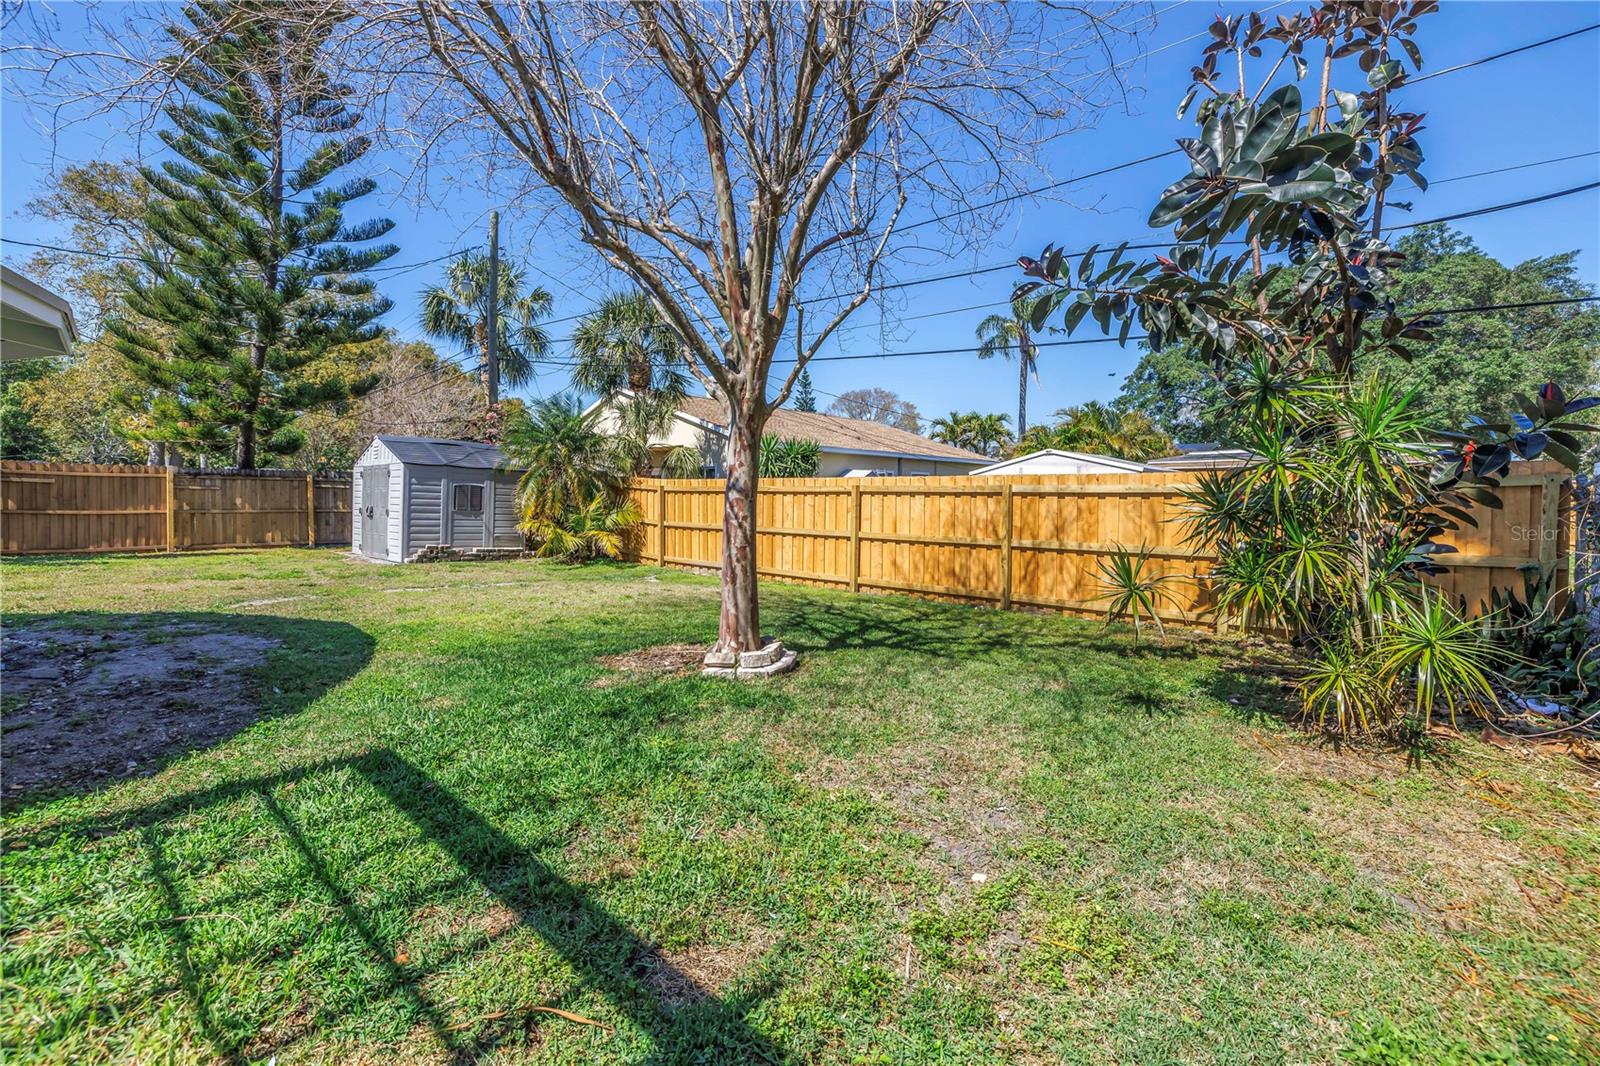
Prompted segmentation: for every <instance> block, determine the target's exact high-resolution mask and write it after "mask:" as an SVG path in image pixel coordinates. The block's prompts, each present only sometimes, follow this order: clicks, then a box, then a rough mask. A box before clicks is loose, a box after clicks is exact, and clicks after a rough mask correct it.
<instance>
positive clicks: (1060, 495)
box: [627, 463, 1571, 627]
mask: <svg viewBox="0 0 1600 1066" xmlns="http://www.w3.org/2000/svg"><path fill="white" fill-rule="evenodd" d="M1195 476H1196V475H1192V474H1191V475H1181V474H1179V475H1175V474H1172V473H1162V474H1062V475H1026V476H1016V477H1009V478H960V477H951V478H909V477H908V478H882V479H879V478H872V479H870V480H866V479H858V478H805V479H778V478H773V479H765V480H763V481H762V482H761V483H760V491H759V494H758V498H757V506H756V514H757V516H758V519H759V521H758V528H757V534H756V548H757V559H758V563H759V565H758V566H757V573H758V574H759V575H760V576H761V577H763V578H778V579H781V580H786V581H797V582H801V583H805V584H816V585H827V586H832V587H835V588H845V589H849V590H850V591H852V592H858V591H863V590H866V591H895V592H909V593H912V594H914V595H920V596H927V597H932V598H937V599H944V600H957V601H964V602H969V603H984V604H998V605H1000V606H1002V607H1004V606H1011V605H1016V606H1028V607H1043V608H1048V609H1052V610H1061V611H1068V612H1071V613H1077V614H1099V613H1100V611H1101V609H1102V608H1101V607H1100V605H1099V602H1100V601H1099V594H1100V590H1099V568H1098V565H1097V563H1098V560H1100V559H1103V558H1105V557H1107V556H1108V555H1110V554H1111V553H1112V552H1115V551H1116V550H1117V549H1118V548H1127V549H1129V550H1132V551H1136V550H1138V549H1139V548H1141V547H1144V548H1148V549H1149V550H1150V556H1151V558H1150V563H1149V566H1150V567H1151V568H1152V570H1153V571H1154V572H1156V573H1170V574H1174V575H1176V576H1177V578H1178V579H1179V580H1176V581H1174V582H1172V583H1171V585H1169V586H1168V587H1169V589H1171V590H1172V591H1173V592H1174V594H1175V596H1176V598H1177V600H1178V602H1177V604H1176V605H1175V606H1176V609H1173V610H1168V611H1165V612H1164V617H1167V618H1169V619H1171V620H1173V621H1189V622H1191V623H1194V622H1196V621H1203V622H1204V623H1205V624H1208V625H1218V626H1219V627H1220V626H1221V625H1222V624H1225V622H1226V620H1222V619H1217V618H1215V617H1214V612H1213V611H1212V610H1211V606H1212V597H1211V592H1210V589H1209V587H1208V581H1207V577H1206V575H1207V572H1208V571H1209V569H1210V567H1211V565H1212V564H1213V563H1214V562H1215V558H1214V556H1211V555H1209V554H1207V553H1205V552H1203V551H1199V550H1197V549H1195V548H1194V547H1193V546H1192V545H1189V544H1186V543H1184V542H1183V530H1182V528H1181V527H1180V525H1179V524H1178V523H1177V522H1176V521H1175V519H1176V518H1177V516H1178V513H1179V510H1178V505H1179V503H1180V502H1181V499H1182V496H1181V493H1182V491H1183V489H1184V488H1185V487H1186V486H1187V485H1189V484H1191V483H1192V482H1193V480H1194V478H1195ZM1565 479H1566V474H1565V472H1564V471H1563V470H1562V469H1561V468H1560V467H1559V466H1558V465H1557V464H1554V463H1527V464H1519V465H1518V473H1517V475H1516V476H1514V477H1511V478H1508V479H1506V481H1505V482H1504V484H1503V487H1502V491H1501V496H1502V498H1503V499H1504V500H1505V507H1504V508H1503V509H1502V510H1501V511H1500V512H1497V513H1490V514H1488V515H1487V516H1485V517H1484V518H1483V521H1482V522H1481V524H1480V525H1479V526H1478V527H1476V528H1474V527H1464V528H1463V529H1461V530H1458V531H1456V532H1455V533H1453V534H1452V539H1451V543H1452V544H1453V545H1454V546H1455V547H1456V549H1457V554H1454V555H1451V556H1448V557H1446V558H1445V559H1444V560H1443V561H1445V562H1447V563H1448V564H1449V565H1450V566H1451V569H1450V571H1449V572H1448V573H1446V574H1445V575H1444V576H1443V577H1441V578H1439V579H1437V580H1436V584H1437V585H1438V587H1440V588H1441V589H1442V590H1443V591H1444V592H1446V593H1447V594H1448V595H1450V596H1451V597H1452V599H1456V600H1459V601H1464V602H1465V605H1466V607H1467V609H1468V610H1471V611H1476V610H1478V609H1479V608H1480V607H1481V606H1482V604H1483V602H1484V601H1486V600H1487V599H1488V596H1489V590H1490V589H1491V588H1495V587H1505V586H1510V587H1512V588H1514V589H1517V590H1518V591H1520V590H1521V586H1522V568H1523V567H1526V566H1527V565H1528V564H1533V565H1539V564H1540V563H1541V562H1543V563H1544V564H1545V565H1547V566H1548V565H1554V566H1555V567H1556V568H1557V569H1558V570H1562V569H1564V570H1566V571H1567V580H1568V581H1570V559H1569V556H1570V552H1571V542H1570V528H1569V527H1570V526H1571V523H1570V522H1567V521H1563V520H1562V517H1561V516H1562V515H1563V514H1564V513H1565V512H1564V508H1565V506H1566V502H1567V501H1568V500H1569V499H1570V488H1569V482H1567V481H1566V480H1565ZM632 491H633V493H634V496H635V498H636V499H638V500H639V501H640V507H641V510H645V500H646V499H647V498H648V497H655V498H656V500H658V501H660V502H659V503H658V504H657V507H658V511H657V514H658V515H659V531H658V539H657V541H656V543H657V544H659V545H661V549H660V551H659V552H658V553H654V554H655V559H657V560H664V562H665V565H670V566H685V567H693V568H696V569H710V570H715V569H718V568H719V567H720V565H721V543H722V522H721V518H722V514H721V510H722V508H721V503H722V482H721V481H718V480H706V479H695V480H685V481H670V480H660V481H657V480H642V481H639V482H636V483H635V486H634V488H633V490H632ZM1557 500H1559V504H1557V503H1552V502H1551V501H1557ZM667 501H677V502H676V503H675V504H671V505H669V504H668V503H667ZM646 513H648V511H646ZM669 544H670V545H671V548H670V550H669V549H668V547H667V546H668V545H669ZM651 555H652V553H649V552H647V551H644V550H641V548H640V546H639V545H638V544H637V543H636V544H635V545H634V546H633V547H631V548H630V549H629V552H628V555H627V557H628V558H631V559H634V560H643V559H650V558H651Z"/></svg>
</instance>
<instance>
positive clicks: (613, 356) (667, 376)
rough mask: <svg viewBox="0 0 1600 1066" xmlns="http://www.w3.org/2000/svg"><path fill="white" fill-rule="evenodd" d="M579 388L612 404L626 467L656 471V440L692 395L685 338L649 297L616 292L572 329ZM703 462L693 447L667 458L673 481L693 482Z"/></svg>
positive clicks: (574, 380) (675, 451)
mask: <svg viewBox="0 0 1600 1066" xmlns="http://www.w3.org/2000/svg"><path fill="white" fill-rule="evenodd" d="M572 350H573V358H574V360H575V364H576V365H575V366H574V367H573V370H572V384H573V386H574V387H576V388H578V389H580V390H583V391H586V392H591V393H594V394H595V395H597V396H599V397H600V398H601V399H602V400H606V401H608V402H609V405H610V407H611V410H612V412H613V413H614V415H615V417H616V423H617V424H616V425H615V426H614V427H613V429H614V433H613V436H614V437H615V440H616V446H617V448H618V449H619V451H620V453H621V454H622V456H623V460H624V462H625V463H626V464H627V465H628V466H629V467H630V468H631V469H633V470H634V471H636V472H638V473H641V474H642V473H646V472H648V471H649V470H650V469H651V468H652V467H653V466H654V465H655V453H654V450H653V445H652V443H651V442H652V441H654V440H656V439H657V438H659V437H660V436H661V435H662V434H663V433H665V432H666V431H667V429H668V427H670V426H671V425H672V420H673V418H674V417H675V416H676V415H677V413H678V408H679V406H680V405H681V404H682V402H683V398H684V396H685V395H687V394H688V385H689V378H688V374H687V373H686V369H687V367H688V362H687V359H686V357H685V355H684V351H683V343H682V341H681V339H680V338H679V337H678V336H677V334H676V333H675V332H673V330H672V328H671V327H670V326H669V325H668V324H667V322H666V320H664V319H663V318H662V317H661V314H660V312H659V311H657V310H656V306H655V304H653V303H652V302H651V301H650V298H649V297H648V296H646V295H645V294H644V293H643V292H638V291H635V292H630V293H617V294H613V295H611V296H608V297H606V299H605V300H604V301H602V302H601V304H600V306H599V307H597V308H595V309H594V310H593V311H591V312H589V313H588V314H586V315H584V316H583V318H582V319H580V320H579V322H578V326H577V328H576V329H575V330H574V331H573V336H572ZM702 462H703V460H702V459H701V456H700V453H699V452H697V451H695V450H694V449H693V448H689V447H677V448H673V449H670V450H669V451H668V452H667V453H666V455H665V457H664V458H663V460H662V464H661V465H662V472H663V473H664V474H666V476H668V477H695V476H698V474H699V472H700V467H701V465H702Z"/></svg>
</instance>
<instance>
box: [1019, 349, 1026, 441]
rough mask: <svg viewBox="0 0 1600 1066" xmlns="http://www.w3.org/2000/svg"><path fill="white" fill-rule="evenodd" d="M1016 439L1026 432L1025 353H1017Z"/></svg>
mask: <svg viewBox="0 0 1600 1066" xmlns="http://www.w3.org/2000/svg"><path fill="white" fill-rule="evenodd" d="M1017 366H1018V368H1019V372H1018V374H1017V441H1018V442H1019V443H1020V442H1021V441H1022V435H1023V434H1024V433H1026V432H1028V357H1027V355H1026V354H1025V353H1022V352H1019V353H1017Z"/></svg>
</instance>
